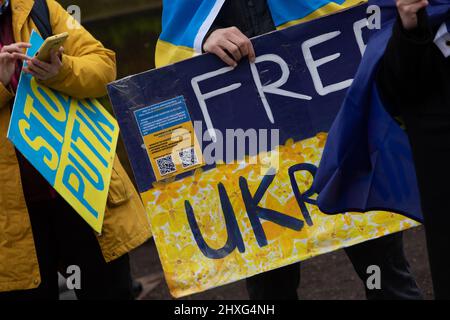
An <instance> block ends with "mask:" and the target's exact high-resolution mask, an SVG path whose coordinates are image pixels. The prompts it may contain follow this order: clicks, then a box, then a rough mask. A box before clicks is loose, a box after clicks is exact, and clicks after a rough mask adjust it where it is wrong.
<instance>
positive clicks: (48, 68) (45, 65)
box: [31, 58, 52, 72]
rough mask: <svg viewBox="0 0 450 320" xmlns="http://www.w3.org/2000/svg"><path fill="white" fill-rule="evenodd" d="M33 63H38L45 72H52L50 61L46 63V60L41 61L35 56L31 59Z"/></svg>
mask: <svg viewBox="0 0 450 320" xmlns="http://www.w3.org/2000/svg"><path fill="white" fill-rule="evenodd" d="M31 62H32V64H33V65H36V66H37V67H39V68H40V69H42V70H44V71H45V72H50V71H51V69H52V65H51V64H49V63H46V62H44V61H41V60H39V59H37V58H33V59H32V60H31Z"/></svg>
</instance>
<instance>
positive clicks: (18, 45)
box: [15, 42, 31, 49]
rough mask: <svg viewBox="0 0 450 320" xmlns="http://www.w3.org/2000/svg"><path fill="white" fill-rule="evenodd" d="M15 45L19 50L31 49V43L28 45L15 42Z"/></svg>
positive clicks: (27, 43)
mask: <svg viewBox="0 0 450 320" xmlns="http://www.w3.org/2000/svg"><path fill="white" fill-rule="evenodd" d="M15 45H16V46H17V47H19V48H21V49H24V48H31V43H29V42H17V43H15Z"/></svg>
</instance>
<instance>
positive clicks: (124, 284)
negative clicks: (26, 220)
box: [0, 197, 133, 300]
mask: <svg viewBox="0 0 450 320" xmlns="http://www.w3.org/2000/svg"><path fill="white" fill-rule="evenodd" d="M28 210H29V214H30V218H31V225H32V229H33V235H34V241H35V246H36V252H37V257H38V262H39V268H40V273H41V279H42V283H41V285H40V286H39V287H38V288H37V289H33V290H26V291H16V292H7V293H0V300H2V299H6V300H56V299H58V297H59V292H58V275H57V272H58V271H60V272H61V273H62V274H63V275H65V272H66V270H67V267H68V266H72V265H75V266H78V267H79V268H80V270H81V290H75V293H76V295H77V298H78V299H80V300H104V299H113V300H130V299H132V298H133V295H132V289H131V287H132V280H131V276H130V264H129V258H128V255H125V256H122V257H121V258H119V259H117V260H115V261H113V262H111V263H106V262H105V260H104V258H103V255H102V252H101V249H100V246H99V243H98V241H97V238H96V235H95V233H94V231H93V230H92V229H91V228H90V227H89V225H88V224H87V223H86V222H84V220H83V219H82V218H81V217H80V216H79V215H78V214H77V213H76V212H75V211H74V210H73V209H72V208H71V207H70V206H69V205H68V204H67V202H66V201H64V200H63V199H62V198H60V197H58V198H56V199H54V200H51V201H42V202H39V203H33V204H29V205H28Z"/></svg>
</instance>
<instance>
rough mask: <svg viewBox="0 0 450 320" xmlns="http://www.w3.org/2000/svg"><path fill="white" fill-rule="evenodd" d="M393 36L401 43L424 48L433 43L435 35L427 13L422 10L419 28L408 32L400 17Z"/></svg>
mask: <svg viewBox="0 0 450 320" xmlns="http://www.w3.org/2000/svg"><path fill="white" fill-rule="evenodd" d="M393 36H394V37H395V38H396V39H397V40H398V41H400V42H401V43H403V44H405V45H409V46H423V45H428V44H430V43H431V42H433V33H432V31H431V28H430V25H429V23H428V15H427V13H426V11H425V10H422V11H420V12H419V13H418V26H417V27H416V28H415V29H412V30H406V29H405V28H404V27H403V23H402V21H401V18H400V16H398V18H397V22H396V24H395V26H394V34H393Z"/></svg>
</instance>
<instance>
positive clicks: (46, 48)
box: [36, 32, 69, 62]
mask: <svg viewBox="0 0 450 320" xmlns="http://www.w3.org/2000/svg"><path fill="white" fill-rule="evenodd" d="M68 37H69V34H68V33H67V32H64V33H60V34H57V35H55V36H51V37H48V38H47V39H45V41H44V43H43V44H42V46H41V48H40V49H39V51H38V52H37V53H36V58H38V59H39V60H41V61H44V62H50V60H51V52H52V51H53V50H59V48H60V47H61V46H62V45H63V44H64V41H66V39H67V38H68Z"/></svg>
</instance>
